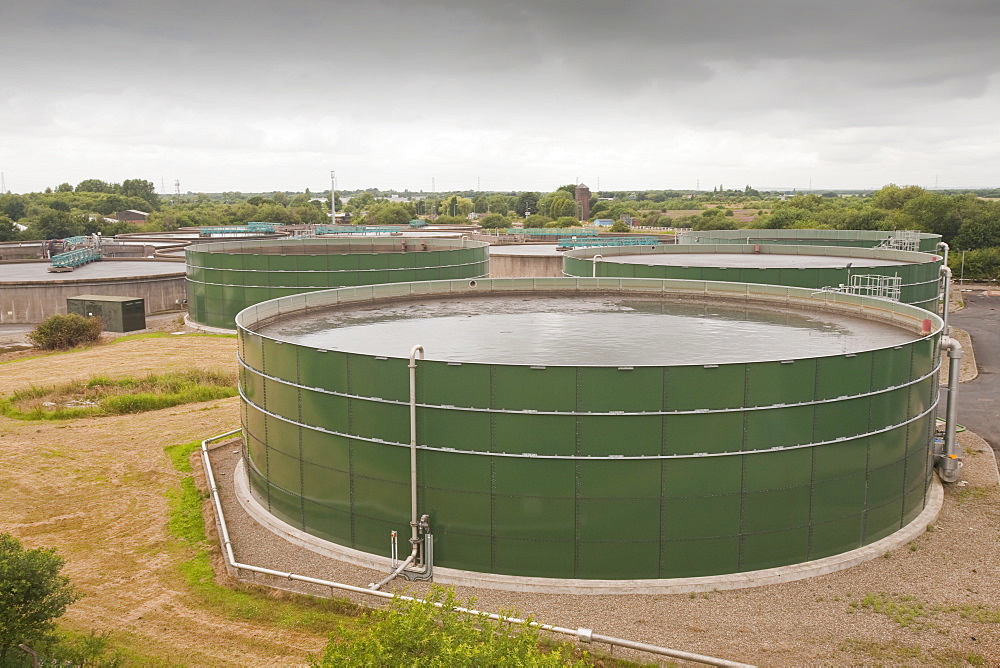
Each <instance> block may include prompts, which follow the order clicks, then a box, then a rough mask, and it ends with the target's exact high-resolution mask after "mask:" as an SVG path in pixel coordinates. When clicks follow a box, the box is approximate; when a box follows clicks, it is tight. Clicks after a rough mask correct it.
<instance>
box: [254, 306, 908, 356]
mask: <svg viewBox="0 0 1000 668" xmlns="http://www.w3.org/2000/svg"><path fill="white" fill-rule="evenodd" d="M259 331H260V333H261V334H263V335H265V336H270V337H274V338H277V339H279V340H283V341H289V342H294V343H300V344H305V345H309V346H313V347H317V348H324V349H336V350H341V351H348V352H356V353H361V354H366V355H382V356H387V357H406V356H408V355H409V352H410V349H411V348H412V346H413V345H415V344H421V345H423V346H424V349H425V352H426V359H432V360H446V361H456V362H479V363H492V364H538V365H594V366H626V365H634V366H644V365H678V364H720V363H729V362H747V361H764V360H785V359H796V358H803V357H817V356H822V355H836V354H845V353H852V352H857V351H861V350H869V349H871V348H879V347H887V346H892V345H899V344H902V343H905V342H907V341H911V340H912V339H913V336H912V335H910V334H909V333H907V332H906V331H904V330H902V329H899V328H897V327H894V326H891V325H886V324H884V323H879V322H873V321H869V320H865V319H862V318H854V317H846V316H844V315H842V314H836V315H834V314H830V313H825V312H821V311H807V310H796V309H785V308H759V307H748V306H746V305H745V304H736V303H733V302H716V301H708V302H691V301H676V300H664V299H658V298H645V297H637V296H629V295H614V296H607V295H574V296H571V297H558V296H541V297H534V296H533V297H530V298H529V297H523V298H522V297H510V296H505V297H463V298H443V299H442V298H437V299H423V300H407V301H400V302H397V303H394V304H388V305H387V304H379V305H370V306H365V307H360V308H352V309H346V308H339V309H337V308H334V309H327V310H322V311H313V312H310V313H308V314H305V315H300V316H297V317H291V318H288V319H283V320H281V321H280V322H278V323H274V324H271V325H267V326H265V327H263V328H262V329H260V330H259Z"/></svg>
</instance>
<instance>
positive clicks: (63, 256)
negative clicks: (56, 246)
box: [49, 247, 103, 270]
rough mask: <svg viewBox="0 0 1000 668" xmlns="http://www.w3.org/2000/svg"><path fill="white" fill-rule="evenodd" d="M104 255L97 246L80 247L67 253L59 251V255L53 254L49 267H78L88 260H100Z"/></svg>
mask: <svg viewBox="0 0 1000 668" xmlns="http://www.w3.org/2000/svg"><path fill="white" fill-rule="evenodd" d="M102 257H103V256H102V255H101V251H99V250H97V249H96V248H90V247H87V248H78V249H76V250H71V251H66V252H65V253H59V254H58V255H53V256H52V262H51V266H50V267H49V269H70V270H72V269H75V268H76V267H79V266H82V265H85V264H87V263H88V262H94V261H95V260H100V259H101V258H102Z"/></svg>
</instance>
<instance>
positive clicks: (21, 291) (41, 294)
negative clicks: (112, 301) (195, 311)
mask: <svg viewBox="0 0 1000 668" xmlns="http://www.w3.org/2000/svg"><path fill="white" fill-rule="evenodd" d="M78 295H108V296H118V297H135V298H142V299H145V300H146V314H147V315H148V314H150V313H158V312H161V311H172V310H180V309H182V308H184V301H185V300H186V299H187V281H186V280H185V278H184V274H183V273H179V274H167V275H164V276H151V277H148V278H101V279H90V280H82V281H80V280H77V281H73V280H65V281H47V282H32V283H0V324H3V325H10V324H23V323H37V322H41V321H42V320H45V319H46V318H48V317H49V316H51V315H55V314H56V313H66V299H67V297H76V296H78Z"/></svg>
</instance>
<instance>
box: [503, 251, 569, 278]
mask: <svg viewBox="0 0 1000 668" xmlns="http://www.w3.org/2000/svg"><path fill="white" fill-rule="evenodd" d="M562 267H563V258H562V255H490V278H535V277H542V278H549V277H557V276H562V275H563V273H562Z"/></svg>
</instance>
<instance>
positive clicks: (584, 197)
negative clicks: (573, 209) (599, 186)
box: [573, 183, 590, 220]
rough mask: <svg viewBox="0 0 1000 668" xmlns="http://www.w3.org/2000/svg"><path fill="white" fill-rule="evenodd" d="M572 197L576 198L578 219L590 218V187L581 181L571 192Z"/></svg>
mask: <svg viewBox="0 0 1000 668" xmlns="http://www.w3.org/2000/svg"><path fill="white" fill-rule="evenodd" d="M573 199H575V200H576V204H577V210H578V211H579V212H580V220H587V219H588V218H590V188H588V187H587V186H585V185H584V184H582V183H581V184H580V185H578V186H577V187H576V190H575V191H574V192H573Z"/></svg>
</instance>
